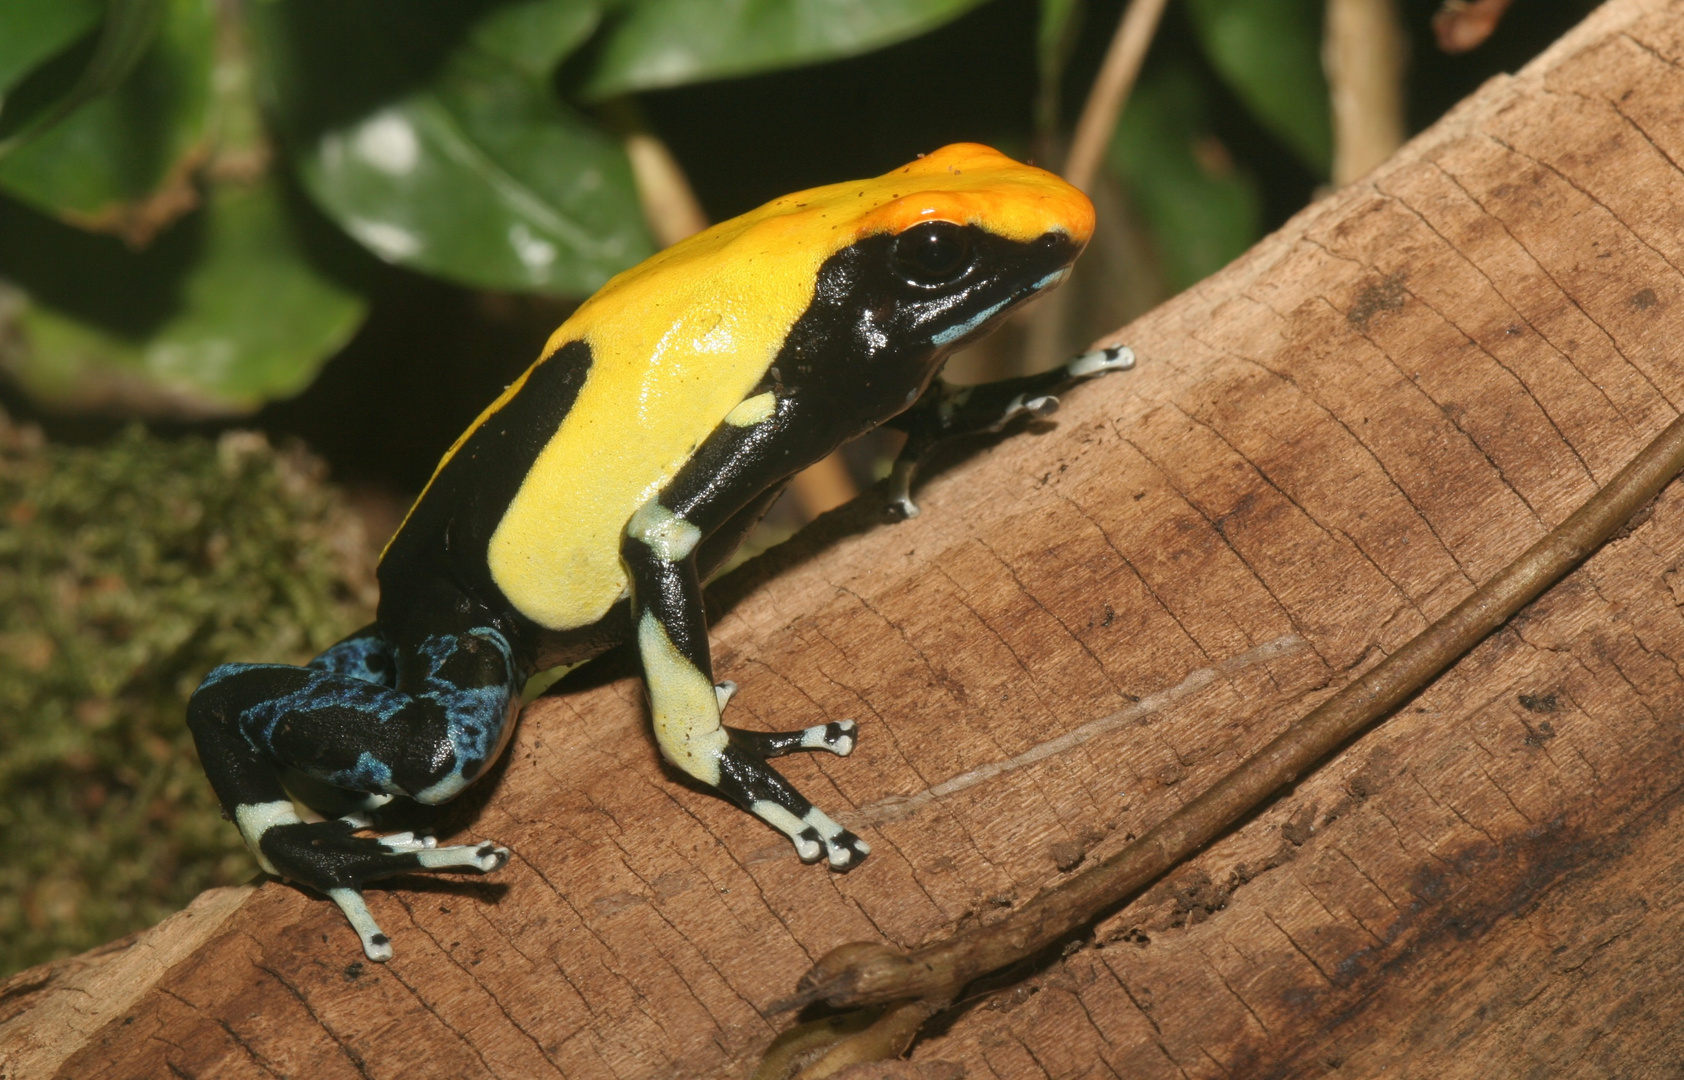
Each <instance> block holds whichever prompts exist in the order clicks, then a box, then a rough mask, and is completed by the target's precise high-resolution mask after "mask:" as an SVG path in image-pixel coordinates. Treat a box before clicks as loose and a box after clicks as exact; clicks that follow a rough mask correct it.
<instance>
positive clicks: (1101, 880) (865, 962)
mask: <svg viewBox="0 0 1684 1080" xmlns="http://www.w3.org/2000/svg"><path fill="white" fill-rule="evenodd" d="M1681 469H1684V416H1680V417H1679V418H1678V419H1676V420H1674V421H1673V422H1672V423H1671V424H1669V425H1668V426H1667V428H1666V429H1665V430H1664V431H1662V432H1661V433H1660V434H1659V435H1658V436H1656V437H1655V439H1654V440H1653V441H1652V442H1650V443H1649V445H1648V446H1646V447H1645V448H1644V449H1643V450H1642V452H1640V453H1639V454H1638V455H1637V456H1636V457H1635V458H1633V459H1632V461H1631V462H1630V463H1629V464H1628V465H1626V467H1625V468H1624V469H1622V470H1620V473H1619V475H1617V476H1615V477H1614V479H1613V480H1611V481H1610V482H1609V483H1608V484H1607V485H1606V486H1604V487H1603V488H1602V489H1601V490H1599V491H1598V492H1597V493H1596V494H1595V495H1594V496H1592V497H1591V499H1590V500H1589V501H1588V502H1586V503H1585V504H1584V505H1583V506H1582V507H1580V508H1579V509H1578V510H1577V511H1575V512H1574V513H1573V515H1572V516H1571V517H1569V518H1568V519H1567V520H1566V521H1564V522H1562V523H1561V524H1560V525H1559V526H1557V527H1556V528H1554V529H1552V530H1550V532H1549V533H1548V534H1546V535H1545V536H1544V537H1543V538H1542V539H1541V540H1539V541H1538V542H1537V543H1535V544H1533V545H1532V546H1531V547H1530V548H1528V549H1527V550H1526V552H1525V553H1524V554H1522V555H1521V556H1520V557H1519V558H1517V559H1515V560H1514V561H1513V562H1511V563H1509V564H1508V565H1507V566H1506V567H1504V568H1503V569H1502V570H1501V571H1499V572H1498V573H1497V575H1496V576H1495V577H1493V578H1492V579H1491V580H1490V581H1488V582H1486V583H1485V584H1484V585H1483V586H1481V587H1480V588H1478V589H1476V590H1475V591H1474V593H1473V595H1471V596H1469V597H1468V598H1467V599H1466V600H1464V601H1462V602H1461V603H1460V604H1458V605H1457V606H1456V608H1455V609H1454V610H1452V611H1451V612H1450V613H1449V614H1447V615H1445V616H1443V617H1442V618H1440V619H1438V620H1437V621H1436V622H1434V623H1433V624H1432V625H1431V626H1429V627H1427V628H1426V629H1425V630H1423V631H1422V632H1421V633H1419V634H1417V635H1415V637H1413V638H1411V639H1410V640H1409V641H1408V642H1407V643H1406V644H1404V645H1403V647H1401V648H1400V649H1398V650H1397V651H1396V652H1395V653H1393V654H1392V655H1390V656H1388V657H1387V658H1386V659H1384V660H1382V661H1381V662H1380V663H1378V664H1376V665H1375V666H1374V667H1373V668H1372V669H1370V670H1369V671H1367V672H1365V673H1364V674H1362V675H1360V676H1358V677H1357V678H1356V679H1354V680H1352V682H1351V683H1350V684H1348V685H1347V686H1345V688H1344V689H1342V690H1340V691H1339V692H1338V693H1337V694H1335V695H1334V696H1333V697H1331V698H1329V699H1328V700H1327V701H1325V702H1323V703H1322V704H1321V705H1320V706H1318V707H1317V708H1315V709H1314V710H1312V711H1311V712H1310V713H1309V714H1308V715H1306V716H1304V717H1302V718H1301V719H1299V720H1298V721H1297V722H1295V723H1294V724H1293V725H1292V726H1291V727H1289V728H1288V729H1287V730H1286V731H1285V732H1283V733H1281V735H1279V736H1278V737H1276V738H1275V739H1274V740H1273V741H1272V742H1270V743H1269V744H1268V745H1267V746H1265V747H1264V748H1263V749H1262V750H1260V751H1259V752H1258V753H1256V754H1254V755H1253V756H1251V757H1250V758H1248V759H1246V761H1245V762H1244V763H1242V764H1241V765H1240V766H1239V767H1238V768H1236V769H1235V770H1234V771H1233V772H1231V773H1229V774H1228V775H1227V776H1224V777H1223V778H1222V779H1221V780H1219V781H1217V782H1216V783H1215V784H1213V785H1212V786H1211V787H1210V788H1209V789H1208V790H1207V791H1205V792H1204V793H1203V794H1201V795H1200V796H1199V797H1198V798H1196V799H1194V800H1193V801H1192V802H1190V803H1188V804H1187V805H1186V806H1184V807H1182V808H1181V809H1180V810H1178V811H1176V812H1175V813H1174V814H1171V815H1170V816H1169V817H1168V818H1166V819H1164V820H1163V821H1162V822H1160V823H1159V824H1158V825H1156V826H1154V827H1153V828H1152V829H1151V830H1149V831H1148V832H1147V833H1146V834H1145V835H1144V836H1142V837H1140V838H1139V839H1138V840H1135V841H1134V842H1132V843H1130V844H1129V845H1128V846H1127V847H1124V848H1123V849H1122V850H1120V851H1118V852H1117V853H1116V854H1114V855H1112V856H1110V857H1109V858H1107V859H1106V860H1104V861H1103V862H1101V863H1099V864H1097V865H1095V866H1094V867H1092V868H1091V869H1089V870H1087V871H1085V872H1083V873H1081V874H1078V875H1077V876H1075V877H1073V878H1071V879H1070V880H1069V881H1066V882H1064V883H1063V884H1061V885H1059V886H1057V887H1055V888H1052V889H1049V890H1047V891H1046V892H1043V893H1042V894H1041V895H1039V896H1037V897H1036V898H1035V899H1033V900H1031V901H1030V902H1029V903H1028V904H1026V905H1024V906H1023V907H1022V908H1020V909H1019V910H1017V911H1016V912H1013V913H1012V914H1011V915H1010V916H1008V917H1006V918H1005V919H1003V920H1001V921H1000V922H997V923H994V924H992V925H990V926H985V927H981V928H978V929H975V930H971V931H968V932H966V933H963V934H959V935H957V936H955V937H952V938H949V939H948V940H946V941H942V942H938V943H936V944H933V945H929V946H925V947H924V948H921V949H917V950H914V951H912V952H910V953H903V952H900V951H899V950H896V949H893V948H890V947H888V946H885V945H877V944H870V943H854V944H850V945H844V946H841V947H840V948H838V949H836V950H833V951H832V952H831V953H830V954H828V955H827V956H825V957H824V958H823V959H821V960H820V961H819V962H818V963H817V964H816V965H814V966H813V968H812V970H811V971H809V972H808V973H807V974H806V976H804V977H803V978H802V980H801V982H800V984H799V986H798V989H797V993H796V994H795V995H794V996H793V997H791V998H788V999H787V1000H785V1001H782V1002H780V1003H778V1004H777V1006H775V1007H776V1008H779V1009H793V1008H799V1007H802V1006H804V1005H807V1004H810V1003H812V1002H818V1001H823V1002H825V1003H827V1004H829V1005H831V1006H834V1007H838V1008H858V1007H860V1006H869V1005H881V1004H884V1003H887V1002H894V1001H905V1000H907V999H915V1000H921V1001H923V1002H925V1003H927V1004H929V1005H930V1006H931V1007H932V1008H933V1007H934V1006H935V1005H937V1004H939V1003H944V1002H948V1001H951V1000H953V999H954V998H955V997H956V996H957V994H958V992H959V991H960V990H961V989H962V988H963V987H964V985H965V984H966V983H969V982H971V981H972V980H974V979H977V978H979V977H981V976H983V975H986V974H988V973H989V972H993V971H998V970H999V969H1001V968H1003V967H1005V966H1007V965H1009V964H1013V963H1016V962H1018V961H1020V960H1023V959H1026V958H1028V957H1031V956H1034V955H1035V954H1036V953H1038V952H1040V951H1041V950H1042V949H1045V948H1046V947H1048V946H1049V945H1052V944H1054V943H1056V942H1058V941H1059V940H1061V939H1063V938H1066V937H1068V936H1069V935H1071V934H1073V933H1075V932H1077V931H1078V930H1080V929H1081V928H1082V927H1084V926H1086V925H1087V924H1089V923H1090V922H1092V921H1093V920H1094V919H1096V918H1098V917H1099V916H1100V915H1102V914H1104V913H1105V912H1106V911H1108V910H1111V909H1113V908H1115V907H1117V906H1118V905H1120V904H1122V903H1123V902H1124V901H1126V900H1128V899H1129V898H1130V897H1132V896H1134V895H1136V894H1138V893H1139V892H1141V891H1142V890H1143V889H1145V888H1146V887H1148V886H1149V885H1151V884H1153V883H1154V882H1155V881H1157V880H1158V879H1159V878H1161V877H1162V876H1163V875H1164V874H1165V873H1167V872H1168V871H1169V870H1170V869H1172V868H1173V867H1174V866H1175V865H1176V864H1177V863H1179V862H1181V861H1182V860H1184V859H1186V858H1188V857H1189V856H1191V855H1193V854H1194V853H1196V852H1198V851H1199V850H1200V849H1201V848H1203V847H1205V846H1206V845H1207V844H1209V843H1210V842H1211V841H1212V840H1214V839H1216V838H1217V837H1218V836H1219V835H1221V834H1222V833H1223V832H1224V831H1225V830H1227V829H1228V828H1230V827H1231V826H1232V825H1233V824H1234V822H1236V821H1237V820H1239V819H1240V818H1242V817H1244V816H1245V815H1246V814H1248V813H1250V812H1251V811H1252V810H1254V809H1255V808H1257V807H1258V806H1259V805H1261V804H1262V803H1263V802H1264V801H1265V800H1266V799H1268V798H1269V797H1270V796H1272V795H1273V794H1275V793H1276V792H1278V791H1279V790H1280V789H1281V788H1283V787H1285V786H1286V785H1288V784H1291V783H1293V782H1295V781H1296V780H1298V778H1299V777H1301V776H1303V775H1305V773H1307V772H1308V771H1309V770H1310V769H1311V767H1312V766H1314V765H1315V764H1316V763H1317V762H1320V761H1321V760H1323V759H1324V758H1326V757H1328V756H1329V755H1330V754H1332V753H1333V751H1335V750H1336V749H1338V748H1339V747H1340V746H1342V745H1344V744H1345V743H1346V742H1348V741H1350V740H1351V739H1353V738H1355V737H1356V736H1357V735H1360V734H1361V733H1363V732H1364V731H1366V730H1367V729H1368V728H1370V727H1371V726H1373V725H1374V724H1375V723H1376V722H1378V721H1379V720H1381V719H1382V718H1384V717H1385V716H1386V715H1388V714H1389V713H1391V712H1392V710H1394V709H1395V708H1397V707H1398V705H1400V704H1401V703H1403V702H1404V701H1405V700H1407V699H1408V698H1409V697H1411V696H1412V695H1414V694H1416V693H1417V692H1419V691H1420V690H1421V689H1422V688H1424V687H1425V686H1427V685H1428V684H1429V683H1431V682H1432V681H1433V680H1434V679H1435V678H1437V677H1438V676H1439V675H1440V674H1442V673H1443V672H1444V671H1445V670H1446V669H1447V668H1449V667H1450V666H1451V665H1452V664H1454V663H1455V662H1456V661H1457V660H1458V659H1460V658H1461V657H1462V656H1463V655H1464V654H1465V653H1467V652H1468V650H1470V649H1472V648H1473V647H1474V646H1475V645H1477V644H1478V643H1479V642H1480V641H1481V640H1483V639H1484V638H1485V637H1486V636H1487V635H1489V634H1490V633H1491V632H1492V631H1494V630H1496V629H1497V628H1498V627H1499V626H1501V625H1502V624H1503V623H1504V622H1505V621H1507V620H1508V619H1509V618H1510V617H1511V616H1513V615H1514V614H1515V613H1516V612H1517V611H1519V610H1520V609H1521V608H1522V607H1524V606H1525V605H1527V604H1529V603H1531V602H1532V601H1533V600H1535V599H1537V598H1538V596H1539V595H1541V594H1542V593H1543V592H1544V590H1546V589H1548V588H1549V587H1550V586H1551V585H1553V584H1555V583H1556V582H1557V581H1559V580H1561V578H1562V577H1564V576H1565V575H1566V574H1567V573H1568V572H1570V571H1571V570H1572V569H1573V568H1574V567H1576V566H1577V565H1579V563H1581V562H1583V561H1584V560H1585V559H1586V558H1587V557H1589V556H1590V554H1591V553H1592V552H1594V551H1595V550H1596V549H1597V548H1599V547H1600V546H1601V545H1602V544H1603V543H1605V542H1606V541H1607V540H1608V539H1609V537H1611V536H1613V535H1614V533H1616V532H1617V531H1618V530H1619V529H1620V528H1621V527H1622V526H1624V525H1625V523H1626V522H1627V521H1629V520H1630V518H1631V516H1632V515H1633V514H1634V513H1636V512H1637V510H1638V509H1639V508H1640V507H1642V506H1643V505H1644V504H1646V503H1647V502H1648V501H1649V500H1650V499H1652V498H1654V497H1655V495H1656V494H1657V493H1659V491H1660V490H1661V488H1662V487H1664V486H1665V485H1666V484H1667V483H1668V482H1669V481H1671V480H1672V479H1673V478H1674V477H1675V476H1677V475H1678V473H1679V471H1680V470H1681ZM891 1012H892V1013H895V1014H897V1015H899V1016H901V1017H902V1019H903V1020H904V1017H905V1015H908V1014H907V1013H906V1012H905V1011H904V1010H903V1009H901V1008H899V1007H897V1009H895V1010H891ZM888 1018H889V1017H888V1015H887V1014H886V1015H885V1017H884V1018H883V1019H880V1020H879V1021H878V1024H882V1023H883V1022H884V1020H887V1019H888ZM876 1026H877V1025H873V1028H875V1027H876ZM873 1028H868V1029H866V1031H864V1032H862V1033H860V1034H859V1035H856V1036H852V1037H851V1038H850V1039H843V1040H841V1041H840V1042H839V1043H838V1046H837V1051H836V1052H840V1051H841V1050H842V1048H844V1047H846V1046H848V1045H849V1043H850V1042H852V1041H854V1040H860V1041H861V1043H862V1045H863V1043H865V1042H867V1041H869V1042H870V1043H871V1044H872V1045H887V1044H888V1043H889V1042H890V1041H892V1040H890V1039H889V1036H890V1035H891V1034H893V1033H892V1032H889V1031H884V1032H879V1033H877V1034H876V1035H875V1036H874V1035H873ZM897 1030H898V1029H897Z"/></svg>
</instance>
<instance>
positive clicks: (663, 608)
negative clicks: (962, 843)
mask: <svg viewBox="0 0 1684 1080" xmlns="http://www.w3.org/2000/svg"><path fill="white" fill-rule="evenodd" d="M767 398H768V403H767V404H766V405H765V406H764V408H762V409H759V410H749V411H748V415H751V416H753V417H755V421H754V422H753V423H750V424H744V425H740V426H734V425H732V424H729V423H728V424H726V425H724V426H722V427H721V429H720V430H719V431H718V432H716V433H715V434H714V435H713V436H711V437H710V438H709V439H708V440H707V442H706V443H704V444H703V446H702V447H701V448H700V449H699V450H698V451H697V453H696V455H695V456H694V457H693V458H692V459H691V460H690V462H689V463H688V464H687V465H686V466H685V467H684V469H682V470H681V471H680V472H679V475H678V476H677V477H675V478H674V479H673V480H672V482H671V483H669V484H668V485H667V487H666V488H665V489H663V490H662V492H661V493H660V494H659V495H657V496H656V497H654V498H652V499H650V500H649V502H647V503H646V504H644V506H643V507H642V508H641V509H639V510H638V512H637V513H636V514H634V515H633V516H632V519H631V521H630V522H628V523H627V525H626V530H625V535H624V537H623V539H622V541H621V545H620V555H621V559H622V561H623V562H624V564H625V567H626V571H627V573H628V575H629V576H630V578H631V586H632V588H631V592H632V596H631V602H632V617H633V619H634V620H635V624H636V628H637V647H638V653H639V655H640V657H641V658H642V661H643V681H644V686H645V688H646V689H647V691H648V694H649V711H650V714H651V716H652V718H653V720H654V725H655V739H656V741H657V742H658V743H659V744H660V747H661V752H662V754H663V755H664V756H665V757H666V759H667V760H668V761H670V762H672V764H674V765H675V766H677V767H678V768H679V769H682V770H683V771H684V772H685V773H687V774H688V775H690V776H692V777H694V778H695V779H697V780H700V781H701V782H702V783H704V784H707V785H708V786H710V787H712V788H714V789H715V790H717V791H719V792H720V793H721V794H723V795H725V796H726V797H727V798H729V799H731V800H732V801H733V802H735V803H737V805H739V806H741V807H743V809H745V810H747V811H749V812H750V813H752V814H754V815H755V816H756V817H758V818H760V819H761V820H762V821H765V822H766V823H767V824H769V825H771V826H772V827H773V828H775V829H777V830H778V831H779V832H782V833H783V834H784V835H786V836H788V837H789V838H790V840H791V842H793V843H794V844H795V850H796V854H797V855H799V856H800V858H801V860H802V861H803V862H816V861H818V860H819V859H820V858H823V859H825V860H826V861H827V862H828V863H829V864H830V866H831V868H832V869H835V870H851V869H853V868H854V867H855V866H857V865H859V863H860V862H861V860H863V859H864V858H865V857H866V855H867V854H869V853H870V851H871V848H870V846H869V845H867V844H866V842H865V841H863V840H861V839H860V838H859V837H857V836H855V835H854V834H853V833H851V832H849V831H848V830H847V829H844V828H843V827H842V826H840V825H838V824H837V823H836V822H835V821H834V820H832V819H831V817H830V816H829V815H828V814H826V813H825V812H824V811H822V810H820V809H819V808H818V807H816V806H814V805H813V804H812V803H811V802H809V801H807V799H806V797H804V796H803V795H802V794H801V793H800V792H799V791H796V790H795V788H794V787H792V786H791V785H790V784H789V782H788V781H787V780H785V779H784V778H783V777H782V776H780V775H779V774H778V773H777V772H776V771H774V770H773V769H772V768H771V766H769V765H767V764H766V760H765V759H766V758H767V757H774V756H777V755H780V754H787V753H792V752H795V751H799V750H829V751H830V752H832V753H837V754H846V753H849V752H851V751H852V750H853V746H854V730H853V725H852V723H851V722H844V723H836V724H826V725H820V726H818V727H813V728H807V729H804V730H802V731H793V732H776V733H766V732H751V731H742V730H739V729H733V728H727V727H725V726H724V724H722V723H721V721H720V709H721V707H722V706H723V704H724V702H725V700H726V699H728V698H729V697H730V695H731V693H732V692H734V690H735V687H734V686H733V685H731V684H729V683H722V684H719V685H718V686H715V684H714V681H713V674H712V671H713V664H712V659H711V657H710V654H709V649H708V639H707V619H706V615H705V612H704V610H703V607H702V588H701V581H700V578H699V576H698V574H697V570H696V563H695V553H696V548H697V545H698V544H700V543H701V541H702V537H703V536H704V535H707V533H708V532H709V531H710V530H711V528H712V527H714V526H715V524H716V523H723V522H724V521H727V520H729V519H730V518H731V516H732V515H733V514H734V513H735V512H736V511H737V509H739V508H740V507H741V506H743V505H746V504H747V503H749V502H750V501H751V500H752V499H753V498H754V497H755V495H756V494H757V493H758V490H757V484H756V479H757V477H758V476H759V470H758V469H757V468H756V466H757V465H760V464H763V463H764V462H765V457H764V456H763V455H765V452H766V451H768V450H769V449H770V448H771V447H772V446H773V445H775V435H776V433H777V429H778V427H780V426H781V425H779V424H778V419H779V418H778V416H777V415H776V409H775V406H774V405H773V404H771V402H770V393H768V395H767ZM739 411H741V410H739ZM733 415H737V414H733ZM756 428H758V431H757V430H754V429H756ZM758 487H764V485H758Z"/></svg>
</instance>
